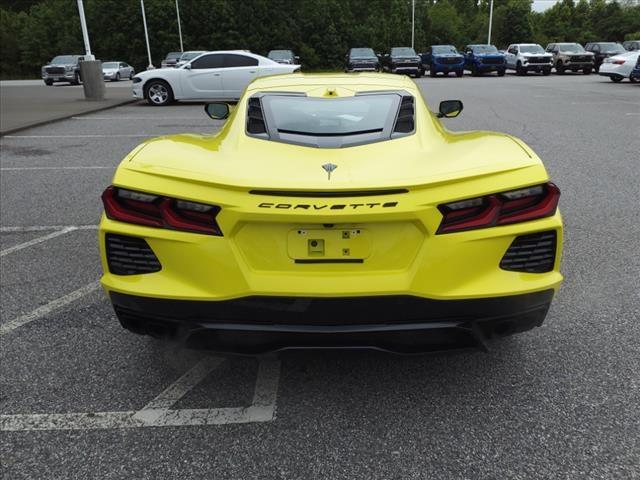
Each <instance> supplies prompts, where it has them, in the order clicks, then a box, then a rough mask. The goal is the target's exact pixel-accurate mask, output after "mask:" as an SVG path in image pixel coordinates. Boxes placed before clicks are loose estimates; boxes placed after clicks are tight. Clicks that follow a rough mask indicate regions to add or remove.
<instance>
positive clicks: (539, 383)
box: [0, 75, 640, 479]
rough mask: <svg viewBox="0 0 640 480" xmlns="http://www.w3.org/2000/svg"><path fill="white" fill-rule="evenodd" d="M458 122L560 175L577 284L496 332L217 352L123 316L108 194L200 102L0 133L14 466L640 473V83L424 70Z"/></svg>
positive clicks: (7, 397) (11, 469) (109, 472)
mask: <svg viewBox="0 0 640 480" xmlns="http://www.w3.org/2000/svg"><path fill="white" fill-rule="evenodd" d="M418 84H419V85H420V86H421V87H422V88H423V91H424V94H425V98H426V99H427V101H428V102H429V104H430V105H431V107H432V109H435V108H437V104H438V102H439V101H440V100H443V99H454V98H459V99H461V100H463V102H464V104H465V110H464V112H463V113H462V115H461V117H459V118H458V119H452V120H447V121H446V124H447V125H448V126H449V127H450V128H451V129H453V130H463V129H465V130H466V129H486V130H497V131H506V132H509V133H512V134H515V135H516V136H518V137H520V138H522V139H523V140H524V141H526V142H527V143H528V144H529V145H530V146H531V147H532V148H533V149H534V150H535V151H536V152H537V153H538V155H539V156H540V157H541V158H543V160H544V161H545V163H546V166H547V168H548V170H549V172H550V176H551V178H552V179H553V181H554V182H556V183H557V184H558V185H559V186H560V188H561V190H562V199H561V209H562V213H563V215H564V220H565V256H564V259H563V267H562V271H563V273H564V275H565V283H564V285H563V288H562V290H561V292H560V293H559V295H558V296H557V297H556V299H555V300H554V304H553V306H552V308H551V312H550V314H549V316H548V317H547V321H546V323H545V325H544V326H543V327H542V328H538V329H535V330H533V331H530V332H527V333H525V334H521V335H519V336H515V337H511V338H509V339H506V340H504V341H501V342H500V343H499V344H498V345H496V346H495V348H494V349H493V350H492V351H490V352H489V353H482V352H466V353H457V354H449V355H438V356H418V357H398V356H390V355H383V354H378V353H371V352H326V351H325V352H306V353H289V354H285V355H282V356H280V357H278V358H266V359H260V360H256V359H252V358H218V357H215V356H211V355H207V354H205V353H203V352H195V351H187V350H183V349H181V348H180V347H179V346H177V345H172V344H169V343H162V342H159V341H156V340H153V339H150V338H146V337H140V336H136V335H133V334H131V333H128V332H126V331H124V330H123V329H122V328H121V327H120V326H119V324H118V323H117V320H116V319H115V316H114V315H113V312H112V310H111V307H110V305H109V303H108V302H107V300H106V299H105V297H104V295H103V293H102V292H101V291H100V290H99V289H98V284H97V281H98V279H99V276H100V265H99V259H98V252H97V240H96V230H95V228H96V225H97V223H98V219H99V215H100V212H101V208H102V206H101V203H100V193H101V192H102V190H103V189H104V187H105V186H107V185H108V184H109V183H110V179H111V176H112V174H113V171H114V168H115V166H116V165H117V164H118V162H119V161H120V159H121V158H122V157H123V156H124V155H125V154H126V153H127V152H128V151H129V150H131V149H132V148H133V147H134V146H135V145H137V144H138V143H139V142H140V141H142V140H144V139H145V138H148V137H151V136H156V135H162V134H169V133H177V132H183V131H189V132H202V133H206V132H211V131H212V130H214V129H216V128H219V126H220V124H219V123H215V122H212V121H211V120H209V119H208V118H207V117H205V115H204V112H203V111H202V106H201V105H182V104H179V105H175V106H171V107H167V108H161V109H158V108H154V107H149V106H147V105H146V104H132V105H126V106H122V107H118V108H115V109H112V110H108V111H104V112H99V113H94V114H89V115H86V116H81V117H74V118H71V119H68V120H64V121H61V122H58V123H54V124H51V125H48V126H42V127H37V128H33V129H29V130H25V131H22V132H20V133H17V134H14V135H9V136H5V137H2V138H1V139H0V147H1V151H2V158H1V164H0V174H1V175H0V176H1V183H0V190H1V196H0V217H1V225H0V234H1V235H0V261H1V271H0V273H1V281H0V286H1V293H0V301H1V305H2V311H1V318H0V343H1V345H0V346H1V348H0V361H1V363H0V364H1V366H2V368H1V369H0V380H1V383H0V414H1V416H0V429H2V430H3V431H2V432H1V435H0V455H1V463H2V467H1V470H2V472H3V475H4V477H5V478H11V479H14V478H64V479H72V478H83V479H84V478H114V479H115V478H125V477H126V478H153V479H159V478H171V479H177V478H238V479H246V478H265V479H266V478H269V479H270V478H332V479H342V478H344V479H351V478H385V479H388V478H402V479H405V478H416V479H426V478H435V479H466V478H469V479H478V478H482V479H485V478H487V479H529V478H541V479H542V478H544V479H548V478H562V479H585V478H588V479H591V478H605V479H613V478H616V479H632V478H639V477H640V460H639V459H640V435H639V434H638V432H640V373H639V372H640V255H638V252H639V251H640V223H639V222H638V221H637V219H638V197H639V196H640V186H639V185H640V183H639V180H638V171H639V170H638V169H639V164H638V150H639V147H640V85H638V84H636V85H633V84H629V83H627V82H625V83H621V84H613V83H612V82H610V81H609V80H608V79H605V78H602V77H597V76H593V75H592V76H582V75H567V76H562V77H560V76H555V75H554V76H551V77H542V76H533V75H529V76H528V77H525V78H521V77H515V76H513V75H508V76H506V77H504V78H500V79H499V78H495V77H493V76H491V77H489V76H488V77H481V78H472V77H470V76H465V77H464V78H460V79H458V78H454V77H449V78H446V79H445V78H435V79H432V78H423V79H420V80H418Z"/></svg>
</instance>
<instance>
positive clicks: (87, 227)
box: [0, 225, 98, 233]
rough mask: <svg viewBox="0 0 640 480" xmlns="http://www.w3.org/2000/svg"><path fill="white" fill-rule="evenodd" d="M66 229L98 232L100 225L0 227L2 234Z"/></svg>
mask: <svg viewBox="0 0 640 480" xmlns="http://www.w3.org/2000/svg"><path fill="white" fill-rule="evenodd" d="M65 228H73V229H75V230H97V229H98V225H27V226H24V227H20V226H15V227H0V233H24V232H43V231H46V230H62V229H65Z"/></svg>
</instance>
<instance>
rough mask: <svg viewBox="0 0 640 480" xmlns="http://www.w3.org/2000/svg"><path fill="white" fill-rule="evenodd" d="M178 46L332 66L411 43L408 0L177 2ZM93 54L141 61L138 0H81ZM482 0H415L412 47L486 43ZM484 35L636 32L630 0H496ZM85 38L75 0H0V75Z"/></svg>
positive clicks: (18, 72) (163, 14)
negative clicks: (363, 51) (283, 51)
mask: <svg viewBox="0 0 640 480" xmlns="http://www.w3.org/2000/svg"><path fill="white" fill-rule="evenodd" d="M179 3H180V16H181V25H182V33H183V40H184V48H185V50H222V49H246V50H251V51H252V52H255V53H260V54H266V53H267V52H268V51H269V50H271V49H276V48H291V49H293V50H294V51H295V52H296V53H297V54H298V55H300V57H301V61H302V64H303V68H304V69H306V70H323V69H327V70H329V69H336V68H340V67H341V65H342V62H343V59H344V54H345V53H346V51H347V50H348V49H349V48H351V47H358V46H369V47H371V48H373V49H374V50H375V51H376V52H384V51H386V50H388V48H389V47H392V46H408V45H410V44H411V8H412V7H411V0H179ZM84 8H85V14H86V18H87V25H88V30H89V35H90V39H91V48H92V51H93V53H94V55H95V56H96V58H98V59H101V60H103V61H107V60H123V61H126V62H129V63H130V64H132V65H133V66H134V67H135V68H136V69H137V70H141V69H145V68H146V66H147V64H148V60H147V50H146V45H145V39H144V29H143V24H142V13H141V9H140V2H139V1H138V0H84ZM145 10H146V17H147V25H148V30H149V41H150V44H151V53H152V59H153V63H154V65H155V66H156V67H157V66H159V65H160V61H161V60H162V58H164V56H165V55H166V54H167V52H170V51H177V50H180V43H179V37H178V27H177V21H176V10H175V0H145ZM488 23H489V0H437V1H436V0H416V2H415V48H416V51H418V52H420V51H422V50H423V49H424V48H425V47H426V46H427V45H435V44H453V45H456V46H457V47H463V46H464V45H467V44H469V43H486V41H487V30H488ZM492 30H493V33H492V43H494V44H496V45H498V46H499V47H505V46H507V45H508V44H509V43H516V42H535V43H540V44H542V45H543V46H546V44H547V43H548V42H557V41H577V42H580V43H584V42H587V41H591V40H594V41H596V40H602V41H622V40H624V39H632V38H633V39H638V38H640V4H639V2H638V1H637V0H621V1H605V0H579V1H577V2H576V1H574V0H561V1H560V2H558V3H556V4H555V5H554V6H553V7H552V8H550V9H548V10H546V11H544V12H542V13H538V12H534V11H532V2H531V1H530V0H495V1H494V14H493V29H492ZM83 52H84V44H83V40H82V33H81V29H80V20H79V15H78V9H77V4H76V2H75V1H74V0H2V2H1V3H0V76H1V77H2V78H29V77H37V76H38V75H39V73H40V67H41V66H42V65H43V64H44V63H46V62H48V61H49V60H50V59H51V58H53V57H54V56H55V55H60V54H80V53H83Z"/></svg>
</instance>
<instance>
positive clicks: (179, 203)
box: [102, 186, 222, 236]
mask: <svg viewBox="0 0 640 480" xmlns="http://www.w3.org/2000/svg"><path fill="white" fill-rule="evenodd" d="M102 203H103V204H104V211H105V214H106V215H107V217H108V218H110V219H112V220H117V221H119V222H125V223H133V224H136V225H144V226H146V227H156V228H168V229H172V230H180V231H184V232H193V233H202V234H205V235H217V236H222V231H221V230H220V227H219V226H218V223H217V222H216V216H217V215H218V212H220V207H218V206H216V205H207V204H204V203H199V202H192V201H189V200H180V199H175V198H170V197H164V196H161V195H154V194H150V193H144V192H137V191H134V190H128V189H124V188H119V187H114V186H110V187H107V189H106V190H105V191H104V192H103V194H102Z"/></svg>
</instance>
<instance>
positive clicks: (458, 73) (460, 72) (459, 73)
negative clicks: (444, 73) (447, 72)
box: [456, 70, 464, 78]
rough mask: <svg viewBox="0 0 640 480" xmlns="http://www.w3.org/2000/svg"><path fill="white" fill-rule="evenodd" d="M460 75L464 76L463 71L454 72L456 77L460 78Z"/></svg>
mask: <svg viewBox="0 0 640 480" xmlns="http://www.w3.org/2000/svg"><path fill="white" fill-rule="evenodd" d="M462 75H464V70H456V77H458V78H460V77H461V76H462Z"/></svg>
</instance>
